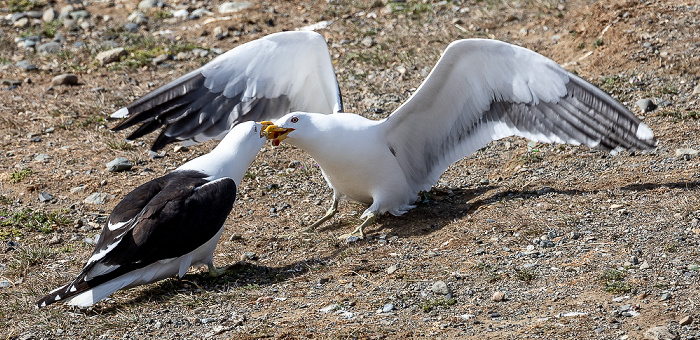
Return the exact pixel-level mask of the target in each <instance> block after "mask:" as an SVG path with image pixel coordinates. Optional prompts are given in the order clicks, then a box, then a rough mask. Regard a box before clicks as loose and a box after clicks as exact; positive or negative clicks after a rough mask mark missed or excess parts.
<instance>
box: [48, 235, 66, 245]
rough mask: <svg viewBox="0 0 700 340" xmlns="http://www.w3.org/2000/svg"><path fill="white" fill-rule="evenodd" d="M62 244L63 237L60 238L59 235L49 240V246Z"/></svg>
mask: <svg viewBox="0 0 700 340" xmlns="http://www.w3.org/2000/svg"><path fill="white" fill-rule="evenodd" d="M61 242H63V240H62V239H61V236H58V235H54V236H53V237H52V238H51V239H50V240H49V244H59V243H61Z"/></svg>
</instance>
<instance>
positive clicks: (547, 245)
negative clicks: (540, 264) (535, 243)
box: [540, 240, 555, 248]
mask: <svg viewBox="0 0 700 340" xmlns="http://www.w3.org/2000/svg"><path fill="white" fill-rule="evenodd" d="M554 246H555V244H554V242H552V241H550V240H541V241H540V247H542V248H552V247H554Z"/></svg>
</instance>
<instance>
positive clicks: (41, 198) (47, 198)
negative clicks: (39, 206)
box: [39, 191, 53, 203]
mask: <svg viewBox="0 0 700 340" xmlns="http://www.w3.org/2000/svg"><path fill="white" fill-rule="evenodd" d="M52 199H53V196H51V194H49V193H48V192H46V191H42V192H40V193H39V202H42V203H44V202H48V201H50V200H52Z"/></svg>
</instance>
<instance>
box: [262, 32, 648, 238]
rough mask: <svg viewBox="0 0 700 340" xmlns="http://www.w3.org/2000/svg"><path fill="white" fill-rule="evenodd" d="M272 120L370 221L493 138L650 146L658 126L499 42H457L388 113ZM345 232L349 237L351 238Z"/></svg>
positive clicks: (276, 133) (275, 133) (402, 207)
mask: <svg viewBox="0 0 700 340" xmlns="http://www.w3.org/2000/svg"><path fill="white" fill-rule="evenodd" d="M274 124H275V125H272V126H269V127H268V128H267V131H268V132H269V133H268V134H267V136H268V138H269V139H273V140H274V144H275V145H278V144H279V143H280V142H281V141H285V142H287V143H289V144H292V145H295V146H297V147H299V148H301V149H303V150H305V151H306V152H308V153H309V155H311V157H313V158H314V160H315V161H316V162H317V163H318V165H319V166H320V167H321V171H322V174H323V176H324V178H325V179H326V182H328V184H329V186H330V187H331V188H332V189H333V203H332V205H331V208H330V209H329V210H328V212H327V213H326V215H325V216H323V217H322V218H321V219H320V220H319V221H317V222H316V223H314V224H313V225H311V227H310V229H313V228H315V227H317V226H319V225H320V224H321V223H323V222H325V221H327V220H328V219H329V218H331V217H332V216H333V215H334V214H335V213H336V211H337V207H338V201H339V199H340V198H342V197H348V198H350V199H352V200H355V201H358V202H361V203H364V204H367V205H369V208H368V209H367V210H365V211H364V213H363V214H362V216H361V218H362V219H364V221H363V223H362V224H361V225H360V226H359V227H357V229H355V231H354V232H353V233H351V234H349V235H358V236H360V237H362V236H363V228H364V227H365V226H367V225H368V224H370V223H371V222H372V221H373V220H374V219H375V218H376V217H377V216H379V215H381V214H384V213H387V212H388V213H390V214H393V215H401V214H404V213H405V212H406V211H408V210H409V209H411V208H414V207H415V206H414V205H413V203H414V202H415V201H416V200H417V198H418V196H417V195H418V193H419V192H420V191H424V190H430V188H431V186H432V185H433V184H435V183H436V182H437V180H438V178H439V177H440V175H441V174H442V173H443V172H444V171H445V170H446V169H447V167H448V166H449V165H450V164H452V163H454V162H456V161H458V160H460V159H462V158H463V157H465V156H467V155H469V154H471V153H473V152H475V151H476V150H478V149H480V148H482V147H484V146H485V145H486V144H488V143H489V142H491V141H493V140H497V139H500V138H504V137H508V136H521V137H525V138H528V139H531V140H534V141H538V142H546V143H568V144H573V145H580V144H583V145H587V146H590V147H593V148H597V149H601V150H616V149H629V150H650V149H654V148H655V147H656V144H657V141H656V140H655V139H654V133H653V132H652V131H651V129H650V128H649V127H648V126H647V125H646V124H644V123H642V122H641V121H640V120H639V118H637V117H636V116H635V115H634V114H633V113H632V112H630V111H629V110H628V109H627V108H625V107H624V106H623V105H622V104H620V103H619V102H618V101H616V100H615V99H613V98H612V97H610V96H609V95H608V94H606V93H605V92H603V91H602V90H600V89H598V88H597V87H595V86H593V85H591V84H590V83H588V82H586V81H585V80H583V79H581V78H579V77H577V76H576V75H574V74H571V73H570V72H568V71H566V70H565V69H563V68H562V67H561V66H559V65H558V64H556V63H555V62H554V61H552V60H550V59H548V58H546V57H544V56H542V55H540V54H538V53H535V52H533V51H530V50H528V49H525V48H522V47H518V46H515V45H511V44H508V43H505V42H500V41H496V40H484V39H466V40H460V41H455V42H453V43H451V44H450V45H449V46H448V47H447V49H446V50H445V51H444V52H443V55H442V57H441V58H440V60H439V61H438V63H437V64H436V65H435V67H434V68H433V70H432V71H431V73H430V74H429V75H428V77H427V78H426V79H425V81H424V82H423V84H421V86H420V87H419V88H418V89H417V90H416V92H415V93H414V94H413V95H412V96H411V97H410V98H409V99H408V100H407V101H406V102H405V103H403V104H402V105H401V106H400V107H399V108H398V109H397V110H396V111H394V112H393V113H392V114H391V115H390V116H389V117H388V118H386V119H383V120H378V121H374V120H369V119H366V118H364V117H362V116H359V115H355V114H349V113H336V114H333V115H322V114H317V113H308V112H293V113H289V114H287V115H285V116H284V117H282V118H280V119H278V120H277V121H276V122H275V123H274ZM349 235H344V236H342V237H347V236H349Z"/></svg>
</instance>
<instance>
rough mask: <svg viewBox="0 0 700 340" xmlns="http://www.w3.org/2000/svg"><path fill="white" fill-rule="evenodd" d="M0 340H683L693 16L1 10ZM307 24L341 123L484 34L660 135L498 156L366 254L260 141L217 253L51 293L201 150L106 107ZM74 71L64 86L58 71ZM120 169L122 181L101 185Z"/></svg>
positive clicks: (303, 168)
mask: <svg viewBox="0 0 700 340" xmlns="http://www.w3.org/2000/svg"><path fill="white" fill-rule="evenodd" d="M0 12H2V18H1V19H0V41H1V43H2V47H0V79H2V85H1V86H2V88H1V91H2V105H1V106H0V131H1V134H0V135H1V136H2V137H1V139H0V146H1V147H0V151H1V152H0V238H1V239H2V240H3V242H4V249H3V252H2V253H0V296H2V301H1V302H0V329H2V330H3V331H2V332H0V334H1V336H2V337H4V338H8V339H34V338H139V339H140V338H166V337H169V338H217V339H218V338H360V339H379V338H409V337H412V338H424V337H425V338H428V337H429V338H435V339H438V338H442V339H448V338H457V337H461V338H484V337H487V338H513V339H522V338H545V339H551V338H591V339H593V338H595V339H640V338H647V339H672V338H680V339H687V340H691V339H700V323H699V322H698V321H697V320H698V318H699V317H700V315H699V313H698V310H700V288H698V287H699V284H700V276H699V274H700V247H699V244H700V225H698V222H699V221H700V206H699V204H700V198H699V196H698V183H699V182H698V181H699V180H700V178H699V177H700V176H699V169H698V168H699V167H700V158H698V157H695V155H696V154H697V153H698V151H697V150H700V143H699V142H698V138H697V137H696V136H697V135H698V133H699V130H700V121H699V120H698V118H700V111H699V108H698V102H699V100H700V94H699V93H700V76H699V75H700V39H699V38H698V33H697V27H699V24H700V23H699V19H698V18H700V5H698V4H697V2H695V1H691V0H667V1H649V2H640V1H634V0H611V1H584V0H572V1H555V0H532V1H513V2H511V1H498V0H471V1H442V2H423V1H405V2H387V1H382V0H378V1H352V2H350V3H346V2H344V1H330V0H329V1H305V2H298V1H282V2H272V1H271V2H258V1H251V2H249V3H241V2H239V3H229V4H224V3H223V2H218V1H182V2H176V1H173V2H170V1H167V2H159V1H157V0H144V1H142V2H140V3H139V2H138V1H136V0H128V1H122V0H105V1H93V2H83V3H79V2H78V3H68V2H64V1H62V0H61V1H51V2H46V1H44V0H34V1H32V0H0ZM309 25H315V27H316V30H317V31H318V32H319V33H321V34H323V35H324V36H325V37H326V39H327V40H328V43H329V48H330V51H331V54H332V57H333V60H334V63H335V65H336V69H337V73H338V78H339V81H340V86H341V90H342V92H343V95H344V99H345V105H346V110H347V111H349V112H356V113H359V114H362V115H365V116H367V117H370V118H382V117H386V116H387V115H388V114H389V113H390V112H392V110H393V109H395V108H396V107H397V106H398V105H399V104H400V103H401V102H403V101H404V100H405V99H406V98H407V97H408V96H409V95H410V94H411V93H412V91H414V90H415V88H416V87H418V85H419V84H420V82H421V81H422V79H424V77H425V76H426V75H427V73H428V72H429V70H430V68H431V67H432V65H434V63H435V62H436V60H437V58H438V57H439V54H440V52H441V51H442V50H443V49H444V48H445V46H446V45H447V44H448V43H449V42H451V41H453V40H456V39H460V38H471V37H481V38H493V39H499V40H504V41H507V42H510V43H514V44H518V45H521V46H524V47H527V48H530V49H533V50H535V51H537V52H539V53H541V54H543V55H545V56H548V57H550V58H552V59H554V60H555V61H557V62H559V63H560V64H562V65H565V67H566V68H567V69H569V70H570V71H572V72H575V73H577V74H579V75H580V76H582V77H584V78H585V79H588V80H590V81H591V82H593V83H595V84H596V85H598V86H600V87H601V88H603V89H604V90H606V91H607V92H609V93H611V94H612V95H613V96H615V97H616V98H618V99H619V100H620V101H621V102H623V103H624V104H625V105H627V106H628V107H630V108H631V109H632V110H633V111H634V112H635V113H636V114H638V115H639V116H640V117H641V118H642V119H643V120H644V121H645V122H646V123H647V124H648V125H649V126H650V127H651V128H652V129H653V130H654V132H655V133H656V135H657V137H658V139H659V147H658V149H657V150H656V151H655V152H651V153H647V154H639V153H629V152H621V153H620V154H617V155H610V154H606V153H602V152H599V151H593V150H590V149H588V148H584V147H571V146H559V145H541V144H536V145H533V144H528V142H527V141H526V140H523V139H518V138H507V139H504V140H501V141H498V142H494V143H492V144H491V145H489V146H488V147H486V148H484V149H482V150H480V151H478V152H476V153H475V154H474V155H471V156H469V157H467V158H465V159H464V160H462V161H460V162H458V163H456V164H455V165H453V166H452V167H450V169H449V170H448V171H447V172H446V173H445V174H444V175H443V177H442V178H441V179H440V182H439V183H438V184H437V185H436V187H435V188H434V189H433V190H432V191H431V192H429V193H425V194H424V195H422V196H421V202H420V204H419V206H418V208H416V209H414V210H412V211H411V212H409V213H408V214H406V215H404V216H401V217H392V216H384V217H382V218H380V219H379V220H378V222H377V223H375V224H374V225H372V226H371V227H370V228H368V230H367V232H368V237H367V238H366V239H363V240H359V241H355V242H351V243H346V242H341V241H338V240H337V236H338V235H341V234H343V233H346V232H349V231H351V230H352V229H353V228H354V227H355V226H356V225H357V224H358V223H359V214H360V213H361V212H362V211H363V210H364V209H365V208H364V207H363V206H361V205H359V204H356V203H352V202H346V203H343V204H341V207H340V210H341V211H340V213H339V214H338V215H337V217H335V218H333V219H332V220H331V221H330V222H328V223H327V224H326V225H325V226H324V227H323V228H321V229H320V230H319V231H318V232H317V233H315V234H303V233H300V232H299V231H300V229H301V227H302V226H303V225H307V224H308V223H310V222H311V221H313V220H314V219H316V218H318V217H319V216H321V215H322V214H323V212H324V211H325V209H326V208H327V206H328V205H329V204H330V201H329V200H330V198H331V192H330V190H329V189H328V188H327V187H326V185H325V183H324V181H323V179H322V177H321V176H320V172H319V170H318V169H317V167H315V166H314V165H315V163H314V162H313V160H312V159H311V158H309V157H308V156H307V155H305V154H304V153H303V152H301V151H299V150H296V149H294V148H292V147H289V146H285V145H283V146H281V147H276V148H273V147H272V146H269V145H268V146H266V147H265V149H264V150H263V152H262V153H261V154H260V155H259V157H258V158H257V160H256V161H255V162H254V164H253V166H252V167H251V169H250V171H249V173H248V175H247V176H246V180H245V181H244V183H243V185H242V187H241V190H240V192H239V194H238V195H239V196H238V201H237V203H236V206H235V208H234V211H233V212H232V214H231V216H230V218H229V220H228V222H227V227H226V230H225V231H224V234H223V236H222V238H221V242H220V244H219V246H218V248H217V252H216V255H215V263H216V264H217V265H219V266H223V265H229V266H231V267H230V268H229V270H228V272H227V274H226V275H224V276H221V277H218V278H211V277H209V276H208V274H207V273H206V271H202V270H199V269H197V270H195V269H193V270H191V271H190V273H189V274H187V275H186V276H185V277H184V278H183V279H167V280H164V281H162V282H159V283H156V284H152V285H147V286H143V287H139V288H135V289H131V290H128V291H122V292H117V293H115V294H113V295H112V296H111V298H109V299H108V300H106V301H103V302H101V303H99V304H97V305H95V306H94V307H92V308H88V309H76V308H70V307H66V306H63V305H53V306H50V307H49V308H45V309H42V310H37V309H35V308H34V302H35V301H36V300H37V299H38V298H40V297H41V296H43V295H44V294H45V293H47V292H48V291H50V290H52V289H54V288H56V287H58V286H59V285H62V284H64V283H66V282H68V281H69V280H71V279H72V278H73V277H74V276H75V275H76V274H77V273H78V272H79V270H80V268H81V267H82V265H83V264H84V262H85V261H86V259H87V258H88V256H89V254H90V252H91V251H92V245H91V242H93V240H94V239H93V238H94V236H95V235H96V234H98V233H99V231H100V229H101V227H102V223H103V222H104V220H105V218H106V216H107V215H108V214H109V212H110V211H111V209H112V208H113V207H114V205H115V204H116V203H117V202H118V201H119V199H121V197H123V196H124V195H125V194H126V193H128V192H129V191H131V190H132V189H133V188H135V187H136V186H137V185H139V184H141V183H144V182H146V181H148V180H149V179H152V178H154V177H157V176H161V175H163V174H165V173H167V172H168V171H170V170H172V169H173V168H175V167H176V166H178V165H179V164H182V163H183V162H184V161H186V160H188V159H191V158H194V157H196V156H198V155H200V154H202V153H205V152H207V151H208V150H210V149H211V148H212V147H213V145H214V143H213V142H207V143H204V144H202V145H198V146H194V147H189V148H175V147H168V148H166V153H165V155H164V157H162V158H156V159H151V158H149V156H148V152H147V150H148V145H149V143H150V142H151V141H152V140H153V137H149V138H146V139H145V140H144V141H139V142H133V143H131V142H124V136H125V134H123V133H112V132H110V131H109V127H110V126H113V125H114V124H115V123H114V122H111V121H107V120H106V118H107V116H108V115H109V114H110V113H112V112H113V111H114V110H116V109H118V108H120V107H121V106H123V105H125V104H127V103H129V102H131V101H133V100H134V99H136V98H138V97H139V96H140V95H143V94H145V93H147V92H148V91H151V90H153V89H155V88H156V87H157V86H159V85H162V84H164V83H166V82H167V81H168V80H171V79H174V78H175V77H177V76H178V75H181V74H184V73H186V72H187V71H188V70H191V69H194V68H196V67H197V66H199V65H201V64H202V63H205V62H207V61H208V60H210V59H211V58H212V57H214V56H215V55H217V54H219V53H222V52H223V51H226V50H228V49H230V48H232V47H234V46H236V45H238V44H241V43H244V42H247V41H250V40H253V39H257V38H260V37H262V36H264V35H266V34H269V33H273V32H278V31H282V30H293V29H298V28H301V27H305V26H309ZM70 75H74V76H70ZM118 157H125V158H126V159H127V160H128V161H129V162H130V163H131V164H132V167H131V168H130V169H129V170H126V171H119V172H110V171H108V170H107V168H106V164H107V163H108V162H110V161H112V160H114V159H115V158H118Z"/></svg>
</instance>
